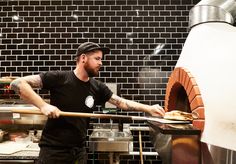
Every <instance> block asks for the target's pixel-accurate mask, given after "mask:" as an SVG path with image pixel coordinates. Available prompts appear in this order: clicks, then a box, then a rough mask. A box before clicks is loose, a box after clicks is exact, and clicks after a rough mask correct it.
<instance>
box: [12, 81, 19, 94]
mask: <svg viewBox="0 0 236 164" xmlns="http://www.w3.org/2000/svg"><path fill="white" fill-rule="evenodd" d="M19 84H20V81H19V80H15V81H13V82H12V83H11V89H12V90H14V91H15V92H16V93H17V94H21V93H20V88H19V87H18V86H19Z"/></svg>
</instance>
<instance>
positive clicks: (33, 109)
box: [5, 107, 133, 120]
mask: <svg viewBox="0 0 236 164" xmlns="http://www.w3.org/2000/svg"><path fill="white" fill-rule="evenodd" d="M9 109H10V111H12V112H13V113H21V114H37V115H43V113H42V112H41V111H40V110H39V109H38V108H36V107H29V108H28V109H25V107H22V108H19V107H17V108H13V107H11V108H8V110H9ZM5 110H6V108H5ZM59 114H60V116H66V117H95V118H106V119H110V118H112V119H129V120H133V116H124V115H113V114H96V113H79V112H62V111H61V112H60V113H59Z"/></svg>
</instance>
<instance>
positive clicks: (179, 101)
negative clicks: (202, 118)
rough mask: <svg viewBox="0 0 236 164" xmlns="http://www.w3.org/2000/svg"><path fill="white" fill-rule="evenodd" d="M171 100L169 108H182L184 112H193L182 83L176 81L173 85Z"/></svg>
mask: <svg viewBox="0 0 236 164" xmlns="http://www.w3.org/2000/svg"><path fill="white" fill-rule="evenodd" d="M170 97H171V100H174V101H172V103H171V102H169V107H168V110H169V111H171V110H180V111H184V112H188V113H191V107H190V103H189V100H188V95H187V93H186V91H185V89H184V87H183V86H182V85H181V84H180V83H176V84H174V85H173V87H172V91H171V92H170Z"/></svg>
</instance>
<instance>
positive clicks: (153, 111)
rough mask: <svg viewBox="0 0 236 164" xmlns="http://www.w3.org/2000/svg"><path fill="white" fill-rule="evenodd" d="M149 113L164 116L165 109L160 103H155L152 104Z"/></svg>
mask: <svg viewBox="0 0 236 164" xmlns="http://www.w3.org/2000/svg"><path fill="white" fill-rule="evenodd" d="M149 113H150V114H151V115H152V116H164V115H165V110H164V109H163V108H162V107H161V106H160V105H159V104H155V105H152V106H151V109H150V111H149Z"/></svg>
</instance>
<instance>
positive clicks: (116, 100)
mask: <svg viewBox="0 0 236 164" xmlns="http://www.w3.org/2000/svg"><path fill="white" fill-rule="evenodd" d="M111 101H112V103H113V104H115V105H116V106H118V107H121V108H122V107H124V108H125V109H126V110H132V111H134V110H137V109H138V108H137V107H136V106H135V105H134V104H132V101H129V100H125V99H123V98H121V97H119V96H116V95H115V96H112V98H111Z"/></svg>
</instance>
